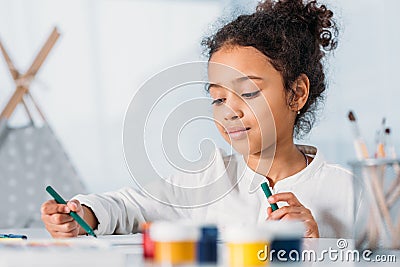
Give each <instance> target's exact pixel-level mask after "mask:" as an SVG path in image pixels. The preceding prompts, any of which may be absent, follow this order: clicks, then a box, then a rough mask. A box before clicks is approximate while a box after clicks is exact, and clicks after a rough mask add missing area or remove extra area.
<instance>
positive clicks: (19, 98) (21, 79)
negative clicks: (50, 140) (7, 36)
mask: <svg viewBox="0 0 400 267" xmlns="http://www.w3.org/2000/svg"><path fill="white" fill-rule="evenodd" d="M59 36H60V34H59V32H58V31H57V28H56V27H55V28H54V29H53V31H52V32H51V34H50V36H49V38H48V39H47V41H46V43H45V44H44V45H43V47H42V49H41V50H40V51H39V53H38V54H37V56H36V58H35V59H34V61H33V63H32V65H31V66H30V68H29V69H28V71H27V72H26V73H25V74H21V73H20V72H19V71H18V70H17V69H16V68H15V66H14V64H13V63H12V61H11V59H10V57H9V55H8V53H7V51H6V50H5V48H4V46H3V44H2V43H1V41H0V49H1V52H2V53H3V56H4V58H5V60H6V63H7V65H8V69H9V70H10V73H11V76H12V78H13V79H14V81H15V84H16V89H15V92H14V94H13V95H12V96H11V98H10V100H9V101H8V103H7V104H6V106H5V108H4V109H3V111H2V112H1V114H0V122H3V125H1V123H0V134H1V131H2V130H4V129H2V128H3V127H5V122H7V120H8V119H9V118H10V117H11V115H12V114H13V112H14V110H15V108H16V107H17V105H18V104H19V103H22V104H23V105H24V107H25V109H26V111H27V113H28V115H29V116H30V113H29V109H28V107H27V105H26V103H25V101H24V96H25V95H28V96H29V97H30V99H31V101H32V103H33V104H34V105H35V107H36V109H37V110H38V112H39V114H40V115H41V117H42V118H44V116H43V113H42V112H41V111H40V109H39V107H38V105H37V104H36V102H35V101H34V100H33V98H32V95H31V94H30V93H29V86H30V84H31V82H32V80H33V79H34V78H35V75H36V74H37V72H38V71H39V69H40V67H41V66H42V64H43V62H44V60H45V59H46V57H47V56H48V54H49V52H50V50H51V49H52V48H53V46H54V44H55V43H56V41H57V39H58V37H59Z"/></svg>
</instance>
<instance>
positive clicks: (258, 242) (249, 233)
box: [223, 225, 270, 267]
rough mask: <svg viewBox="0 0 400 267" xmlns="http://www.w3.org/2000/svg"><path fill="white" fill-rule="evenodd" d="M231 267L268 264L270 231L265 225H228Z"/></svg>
mask: <svg viewBox="0 0 400 267" xmlns="http://www.w3.org/2000/svg"><path fill="white" fill-rule="evenodd" d="M223 236H224V240H225V241H226V248H227V254H228V255H227V256H228V257H227V261H228V266H230V267H250V266H252V267H258V266H266V265H268V262H269V259H268V242H269V237H270V234H269V231H268V229H267V228H266V227H265V226H264V225H246V226H231V227H227V228H226V230H225V232H224V235H223Z"/></svg>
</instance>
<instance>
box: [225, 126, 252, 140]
mask: <svg viewBox="0 0 400 267" xmlns="http://www.w3.org/2000/svg"><path fill="white" fill-rule="evenodd" d="M250 129H251V128H250V127H243V126H234V127H227V128H226V129H225V132H226V133H227V134H228V135H229V137H230V139H232V140H240V139H243V138H246V137H247V132H248V131H249V130H250Z"/></svg>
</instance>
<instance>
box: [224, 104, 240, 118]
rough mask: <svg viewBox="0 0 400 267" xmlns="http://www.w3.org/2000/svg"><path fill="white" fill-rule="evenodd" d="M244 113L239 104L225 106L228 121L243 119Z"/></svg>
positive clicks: (225, 115)
mask: <svg viewBox="0 0 400 267" xmlns="http://www.w3.org/2000/svg"><path fill="white" fill-rule="evenodd" d="M243 115H244V114H243V111H242V109H241V107H240V105H239V103H232V102H231V103H229V102H227V103H226V104H225V114H224V119H225V120H226V121H233V120H238V119H241V118H243Z"/></svg>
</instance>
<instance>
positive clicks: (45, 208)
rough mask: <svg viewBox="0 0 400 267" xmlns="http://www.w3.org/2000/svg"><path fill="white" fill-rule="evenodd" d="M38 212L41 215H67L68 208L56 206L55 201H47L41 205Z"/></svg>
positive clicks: (62, 205) (61, 205) (60, 205)
mask: <svg viewBox="0 0 400 267" xmlns="http://www.w3.org/2000/svg"><path fill="white" fill-rule="evenodd" d="M40 211H41V213H42V214H47V215H52V214H56V213H69V212H70V208H68V207H67V205H64V204H57V202H56V201H55V200H49V201H46V202H44V203H43V204H42V207H41V208H40Z"/></svg>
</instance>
